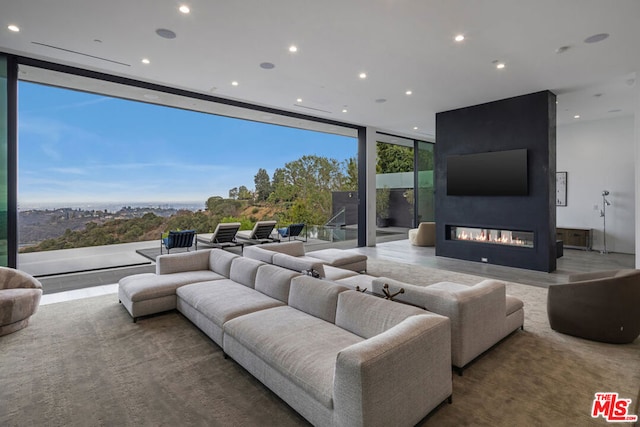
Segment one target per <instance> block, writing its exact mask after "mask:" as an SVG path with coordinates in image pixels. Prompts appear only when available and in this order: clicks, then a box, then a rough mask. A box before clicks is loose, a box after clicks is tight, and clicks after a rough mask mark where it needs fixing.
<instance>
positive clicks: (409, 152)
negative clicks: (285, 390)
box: [376, 142, 413, 174]
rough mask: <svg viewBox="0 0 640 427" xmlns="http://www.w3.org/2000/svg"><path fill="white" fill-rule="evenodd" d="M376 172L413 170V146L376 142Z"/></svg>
mask: <svg viewBox="0 0 640 427" xmlns="http://www.w3.org/2000/svg"><path fill="white" fill-rule="evenodd" d="M376 146H377V157H378V161H377V163H376V173H379V174H380V173H396V172H413V148H412V147H405V146H403V145H395V144H387V143H385V142H378V143H377V144H376Z"/></svg>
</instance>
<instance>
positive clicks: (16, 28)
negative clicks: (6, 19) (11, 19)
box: [7, 24, 20, 33]
mask: <svg viewBox="0 0 640 427" xmlns="http://www.w3.org/2000/svg"><path fill="white" fill-rule="evenodd" d="M7 28H8V29H9V31H13V32H14V33H17V32H18V31H20V27H18V26H17V25H13V24H12V25H9V26H8V27H7Z"/></svg>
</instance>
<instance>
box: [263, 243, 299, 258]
mask: <svg viewBox="0 0 640 427" xmlns="http://www.w3.org/2000/svg"><path fill="white" fill-rule="evenodd" d="M260 246H261V247H262V248H264V249H267V250H269V251H273V252H278V253H281V254H287V255H291V256H295V257H298V256H304V243H303V242H301V241H291V242H281V243H267V244H266V245H260Z"/></svg>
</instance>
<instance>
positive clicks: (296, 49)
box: [289, 44, 298, 52]
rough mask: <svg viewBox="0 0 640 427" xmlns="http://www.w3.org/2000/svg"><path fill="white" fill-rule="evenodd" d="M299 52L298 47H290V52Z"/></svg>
mask: <svg viewBox="0 0 640 427" xmlns="http://www.w3.org/2000/svg"><path fill="white" fill-rule="evenodd" d="M297 51H298V46H296V45H293V44H292V45H291V46H289V52H297Z"/></svg>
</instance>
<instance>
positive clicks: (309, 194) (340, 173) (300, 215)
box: [269, 155, 347, 224]
mask: <svg viewBox="0 0 640 427" xmlns="http://www.w3.org/2000/svg"><path fill="white" fill-rule="evenodd" d="M346 181H347V180H346V178H345V173H344V168H343V165H342V164H341V163H340V162H338V161H337V160H335V159H330V158H327V157H320V156H315V155H308V156H303V157H301V158H300V159H298V160H294V161H292V162H289V163H287V164H285V166H284V168H282V169H276V171H275V172H274V179H273V193H272V194H271V197H270V198H269V200H270V201H272V202H274V203H282V204H283V205H284V206H285V208H289V209H291V212H290V215H289V218H290V220H292V221H304V222H306V223H309V224H323V223H324V222H326V221H327V220H328V219H329V217H330V215H331V192H332V191H338V190H341V189H343V186H344V185H345V183H346ZM294 207H295V209H294Z"/></svg>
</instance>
